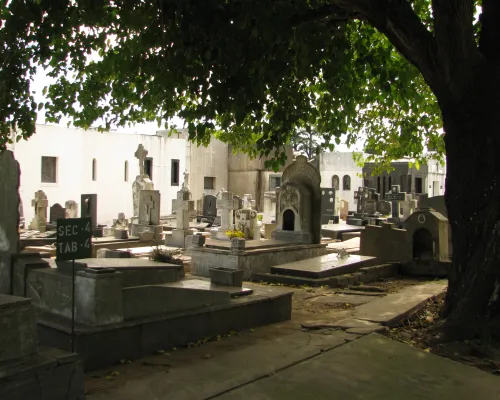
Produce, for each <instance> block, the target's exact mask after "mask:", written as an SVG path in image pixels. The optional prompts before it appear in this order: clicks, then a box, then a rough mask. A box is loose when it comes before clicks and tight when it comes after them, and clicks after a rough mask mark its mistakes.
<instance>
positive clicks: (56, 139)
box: [11, 125, 187, 225]
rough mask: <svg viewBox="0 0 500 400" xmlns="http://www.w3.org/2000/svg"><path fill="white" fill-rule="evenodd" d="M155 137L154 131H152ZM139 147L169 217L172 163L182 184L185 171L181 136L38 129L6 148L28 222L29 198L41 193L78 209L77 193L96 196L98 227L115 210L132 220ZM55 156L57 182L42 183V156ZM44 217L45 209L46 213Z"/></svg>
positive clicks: (107, 221)
mask: <svg viewBox="0 0 500 400" xmlns="http://www.w3.org/2000/svg"><path fill="white" fill-rule="evenodd" d="M153 133H154V132H153ZM140 143H142V144H143V146H144V147H145V149H146V150H147V151H148V157H152V158H153V182H154V184H155V189H157V190H160V193H161V214H162V215H165V214H169V213H171V205H172V199H173V198H175V197H176V193H177V191H178V190H179V189H180V186H171V159H179V160H180V169H179V171H180V178H179V183H180V184H182V180H183V175H182V173H183V172H184V170H185V168H186V150H187V146H186V139H185V138H183V137H182V135H180V136H178V138H177V137H168V135H166V134H164V133H162V132H160V133H159V134H153V135H151V134H150V135H148V134H129V133H120V132H107V133H99V132H97V131H93V130H89V131H84V130H81V129H73V128H65V127H61V126H53V125H37V133H36V134H35V135H34V136H33V137H32V138H31V139H29V140H28V141H21V142H19V143H16V144H15V145H13V146H12V147H11V148H12V150H13V151H14V154H15V157H16V159H17V160H18V161H19V164H20V166H21V188H20V194H21V198H22V201H23V206H24V215H25V219H26V222H27V223H28V224H29V223H30V222H31V219H32V218H33V216H34V210H33V207H31V200H32V199H33V197H34V194H35V192H36V191H37V190H43V191H44V192H45V193H46V195H47V197H48V201H49V205H53V204H55V203H60V204H61V205H62V206H63V207H64V203H65V202H66V201H67V200H75V201H76V202H77V203H78V204H79V207H80V196H81V194H88V193H97V218H98V223H99V224H106V225H110V224H111V223H112V220H113V218H116V217H117V215H118V213H119V212H124V213H125V215H126V217H127V218H129V217H131V216H132V212H133V210H132V183H133V182H134V180H135V177H136V175H137V174H138V173H139V162H138V160H137V159H136V158H135V156H134V153H135V151H136V149H137V147H138V145H139V144H140ZM42 156H51V157H57V158H58V166H57V183H41V157H42ZM93 158H95V159H96V160H97V180H96V181H92V159H93ZM127 160H128V163H129V167H128V168H129V173H128V182H125V180H124V168H125V161H127ZM47 215H49V210H47Z"/></svg>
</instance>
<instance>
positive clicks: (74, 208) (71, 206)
mask: <svg viewBox="0 0 500 400" xmlns="http://www.w3.org/2000/svg"><path fill="white" fill-rule="evenodd" d="M64 206H65V208H66V218H78V203H77V202H76V201H74V200H68V201H67V202H66V203H64Z"/></svg>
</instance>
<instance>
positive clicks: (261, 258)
mask: <svg viewBox="0 0 500 400" xmlns="http://www.w3.org/2000/svg"><path fill="white" fill-rule="evenodd" d="M325 254H326V245H325V244H309V245H286V246H281V247H270V248H261V249H259V248H253V249H247V250H243V251H239V252H238V251H234V250H230V249H228V250H225V249H218V248H208V247H194V248H191V249H190V256H191V274H193V275H198V276H207V277H208V276H210V268H217V267H223V268H230V269H236V270H243V271H244V276H243V279H245V280H250V279H251V278H252V275H253V274H263V273H268V272H269V271H270V269H271V267H273V266H275V265H281V264H287V263H290V262H294V261H300V260H305V259H307V258H313V257H319V256H322V255H325Z"/></svg>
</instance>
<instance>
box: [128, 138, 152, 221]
mask: <svg viewBox="0 0 500 400" xmlns="http://www.w3.org/2000/svg"><path fill="white" fill-rule="evenodd" d="M134 155H135V157H136V158H137V159H138V160H139V175H137V176H136V178H135V181H134V183H133V184H132V196H133V204H134V217H133V218H132V220H134V219H135V220H136V221H137V218H138V217H139V193H140V191H141V190H154V188H155V185H154V184H153V182H152V181H151V179H149V175H145V173H144V160H145V159H146V156H147V155H148V151H147V150H146V149H145V148H144V146H143V145H142V144H140V145H139V147H137V150H136V152H135V153H134Z"/></svg>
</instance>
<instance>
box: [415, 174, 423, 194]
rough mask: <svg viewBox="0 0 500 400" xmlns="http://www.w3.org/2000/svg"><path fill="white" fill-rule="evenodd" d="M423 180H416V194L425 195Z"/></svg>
mask: <svg viewBox="0 0 500 400" xmlns="http://www.w3.org/2000/svg"><path fill="white" fill-rule="evenodd" d="M423 189H424V187H423V181H422V178H415V193H424V191H423Z"/></svg>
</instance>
